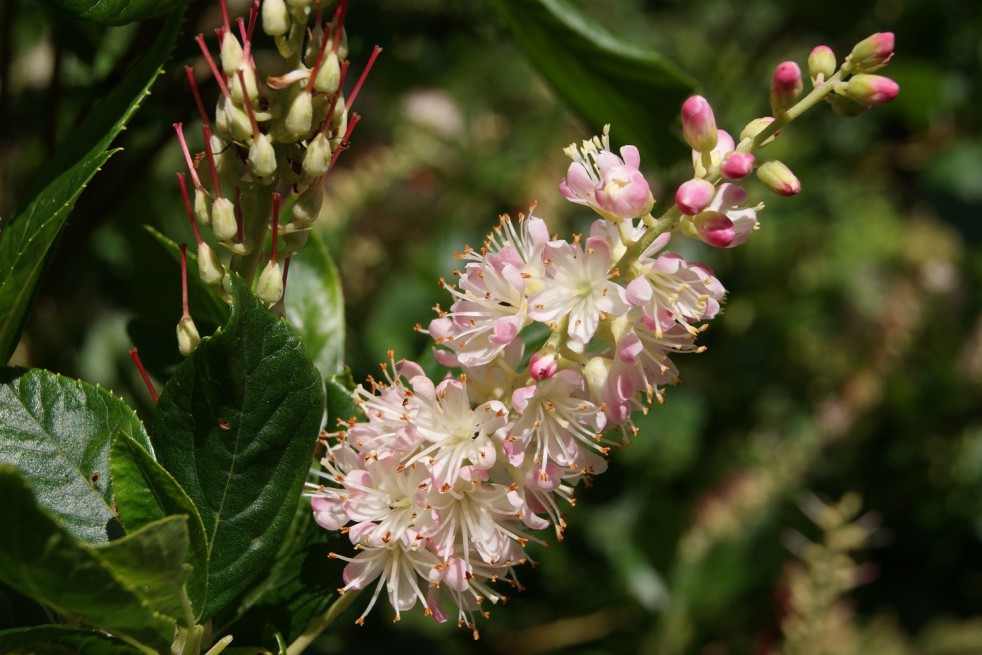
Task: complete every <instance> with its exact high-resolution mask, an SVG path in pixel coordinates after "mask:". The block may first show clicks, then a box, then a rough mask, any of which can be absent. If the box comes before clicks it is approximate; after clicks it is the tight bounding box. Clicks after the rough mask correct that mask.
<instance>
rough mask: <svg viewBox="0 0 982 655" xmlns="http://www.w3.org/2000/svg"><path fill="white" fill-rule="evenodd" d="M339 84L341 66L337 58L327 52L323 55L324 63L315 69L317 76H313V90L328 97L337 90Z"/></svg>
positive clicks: (335, 55)
mask: <svg viewBox="0 0 982 655" xmlns="http://www.w3.org/2000/svg"><path fill="white" fill-rule="evenodd" d="M340 83H341V64H340V63H339V62H338V56H337V54H335V53H333V52H328V53H327V54H325V55H324V61H322V62H321V65H320V67H319V68H318V69H317V75H316V76H314V88H315V89H317V90H318V91H320V92H321V93H326V94H328V95H330V94H333V93H334V92H335V91H337V90H338V85H339V84H340Z"/></svg>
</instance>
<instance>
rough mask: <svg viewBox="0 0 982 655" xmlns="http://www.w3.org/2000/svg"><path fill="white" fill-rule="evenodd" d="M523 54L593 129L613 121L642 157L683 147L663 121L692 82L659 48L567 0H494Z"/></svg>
mask: <svg viewBox="0 0 982 655" xmlns="http://www.w3.org/2000/svg"><path fill="white" fill-rule="evenodd" d="M489 2H490V4H491V6H492V7H494V8H495V10H496V11H497V12H498V14H499V15H500V16H501V17H502V18H503V19H504V21H505V22H506V23H507V24H508V27H509V28H510V29H511V31H512V34H514V36H515V39H516V40H517V41H518V43H519V45H520V46H521V47H522V49H523V50H524V51H525V55H526V56H527V57H528V58H529V60H531V62H532V63H533V64H534V65H535V66H536V68H538V69H539V72H540V73H541V74H542V76H543V77H544V78H545V79H546V80H547V81H548V82H549V83H550V84H551V85H552V87H553V89H555V91H556V93H557V94H558V95H559V96H560V98H562V99H563V100H564V101H565V102H566V103H567V104H568V105H569V106H570V108H571V109H573V110H574V111H575V112H576V113H577V114H579V115H580V117H581V118H582V119H583V120H584V121H586V123H587V125H588V126H589V128H590V129H591V130H592V132H593V133H599V132H600V129H601V127H602V126H603V125H604V124H606V123H610V124H611V125H612V127H611V132H612V133H613V134H614V136H615V137H616V138H617V140H618V141H622V142H626V143H633V144H634V145H637V146H638V148H639V149H640V150H641V152H642V160H647V161H649V162H652V161H656V160H660V161H662V162H672V161H674V160H675V159H677V158H678V157H679V156H681V155H682V154H684V153H685V149H684V147H683V145H682V144H681V143H680V142H679V140H678V139H676V138H674V137H673V136H672V135H671V134H670V133H669V131H668V130H667V129H666V126H669V125H672V124H673V123H674V122H676V121H677V119H678V115H679V110H680V108H681V105H682V102H683V101H684V100H685V98H686V97H687V96H688V95H690V93H691V92H692V90H693V89H694V88H695V86H696V83H695V81H694V80H693V79H692V78H690V77H689V76H688V75H686V74H685V73H683V72H682V71H681V70H679V68H678V67H676V66H675V65H674V64H673V63H672V62H670V61H669V60H668V59H666V58H665V57H664V56H662V55H661V54H659V53H657V52H654V51H652V50H647V49H644V48H640V47H637V46H633V45H630V44H627V43H624V42H623V41H622V40H621V39H619V38H617V37H616V36H614V35H613V34H611V33H610V32H608V31H607V30H605V29H604V28H603V27H601V26H600V25H598V24H597V23H596V22H594V21H593V20H591V19H590V18H587V17H586V16H584V15H583V14H581V13H580V12H579V11H577V10H576V9H575V8H574V7H573V6H572V5H571V4H570V3H569V2H568V0H489Z"/></svg>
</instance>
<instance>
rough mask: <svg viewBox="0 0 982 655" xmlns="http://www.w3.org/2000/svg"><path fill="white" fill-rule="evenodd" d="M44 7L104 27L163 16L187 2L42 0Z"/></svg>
mask: <svg viewBox="0 0 982 655" xmlns="http://www.w3.org/2000/svg"><path fill="white" fill-rule="evenodd" d="M40 2H41V3H42V4H44V5H47V6H49V7H51V8H52V9H55V10H57V11H60V12H62V13H63V14H67V15H69V16H71V17H72V18H76V19H78V20H87V21H91V22H93V23H101V24H103V25H125V24H127V23H135V22H136V21H140V20H146V19H147V18H153V17H154V16H161V15H163V14H166V13H167V12H169V11H172V10H174V9H177V8H178V7H181V6H183V5H184V4H185V0H99V2H92V1H91V0H40Z"/></svg>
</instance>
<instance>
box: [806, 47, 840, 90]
mask: <svg viewBox="0 0 982 655" xmlns="http://www.w3.org/2000/svg"><path fill="white" fill-rule="evenodd" d="M835 66H836V61H835V53H834V52H832V48H830V47H828V46H827V45H818V46H815V47H814V48H813V49H812V51H811V54H809V55H808V74H809V75H810V76H811V78H812V82H813V83H815V84H818V83H819V82H824V81H825V80H827V79H829V78H830V77H832V76H833V75H834V74H835Z"/></svg>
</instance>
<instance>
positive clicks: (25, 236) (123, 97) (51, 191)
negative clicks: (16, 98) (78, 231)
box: [0, 3, 183, 363]
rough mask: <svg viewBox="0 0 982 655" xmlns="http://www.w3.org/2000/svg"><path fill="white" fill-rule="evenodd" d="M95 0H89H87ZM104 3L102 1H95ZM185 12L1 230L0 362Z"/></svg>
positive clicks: (96, 110)
mask: <svg viewBox="0 0 982 655" xmlns="http://www.w3.org/2000/svg"><path fill="white" fill-rule="evenodd" d="M88 4H91V3H88ZM96 4H100V3H96ZM182 14H183V12H175V13H174V14H172V15H171V17H170V18H169V19H168V20H167V22H166V23H165V24H164V26H163V29H162V30H161V31H160V34H159V35H158V36H157V40H156V41H155V42H154V43H153V45H152V46H151V47H150V49H149V50H147V52H146V53H144V54H143V56H141V57H140V59H139V60H138V61H137V62H136V63H135V64H134V65H133V68H131V69H130V71H129V73H127V75H126V77H125V78H123V81H122V82H120V84H119V86H117V87H116V88H115V89H114V90H113V91H112V92H111V93H110V94H109V95H108V96H106V98H105V99H104V100H103V101H102V102H100V103H99V104H98V105H97V106H96V107H95V108H94V109H93V110H92V113H91V114H90V115H89V117H88V118H87V119H86V120H85V121H84V122H83V123H82V124H81V125H80V126H79V128H78V129H77V130H74V131H73V133H72V136H71V138H70V139H69V140H68V142H66V143H65V144H64V146H62V148H61V149H60V150H59V151H58V153H57V154H56V155H55V156H54V157H53V158H52V159H51V161H49V162H48V164H47V165H46V166H45V167H44V168H43V169H42V170H41V171H40V172H39V173H38V175H37V177H36V178H35V179H36V181H35V183H34V185H33V186H32V188H31V190H30V191H29V192H28V193H27V195H26V197H25V198H26V199H25V201H24V202H23V203H21V205H20V207H19V208H18V209H17V210H15V211H14V213H13V214H12V215H11V216H9V217H8V219H7V220H6V221H5V223H4V229H3V232H2V233H0V270H3V271H4V275H3V277H2V278H0V363H3V362H6V361H8V360H9V359H10V355H11V353H12V352H13V351H14V347H15V346H16V345H17V340H18V339H19V338H20V333H21V329H22V328H23V325H24V320H25V318H26V316H27V310H28V308H29V307H30V305H31V301H32V300H33V298H34V294H35V293H36V291H37V287H38V285H39V284H40V282H41V277H42V275H43V273H44V270H45V268H46V267H47V264H48V261H49V259H50V255H51V251H52V250H53V246H54V245H55V243H56V242H57V241H58V237H59V235H60V234H61V229H62V227H63V226H64V224H65V220H66V219H67V217H68V214H69V212H71V210H72V207H74V205H75V201H76V200H77V199H78V197H79V195H80V194H81V193H82V190H83V189H84V188H85V185H86V184H88V182H89V180H91V179H92V177H93V176H94V175H95V174H96V172H97V171H98V170H99V168H100V167H101V166H102V165H103V164H105V163H106V160H108V159H109V157H111V156H112V154H113V153H114V152H116V150H112V151H109V150H107V148H109V145H110V144H111V143H112V141H113V139H115V138H116V135H117V134H119V132H120V130H122V129H123V126H124V125H125V124H126V123H127V121H129V119H130V117H131V116H132V115H133V113H134V112H135V111H136V109H137V107H138V106H139V104H140V101H141V100H143V98H144V97H146V95H147V93H148V92H149V89H150V85H151V84H153V82H154V80H156V79H157V76H158V75H159V74H160V72H161V70H162V66H163V65H164V62H165V61H167V58H168V56H169V55H170V51H171V48H172V47H173V45H174V40H175V39H176V38H177V34H178V29H179V27H180V24H181V20H182Z"/></svg>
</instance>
